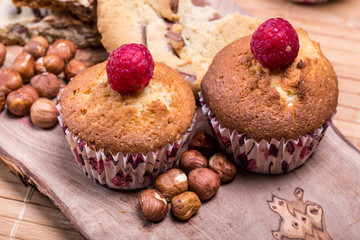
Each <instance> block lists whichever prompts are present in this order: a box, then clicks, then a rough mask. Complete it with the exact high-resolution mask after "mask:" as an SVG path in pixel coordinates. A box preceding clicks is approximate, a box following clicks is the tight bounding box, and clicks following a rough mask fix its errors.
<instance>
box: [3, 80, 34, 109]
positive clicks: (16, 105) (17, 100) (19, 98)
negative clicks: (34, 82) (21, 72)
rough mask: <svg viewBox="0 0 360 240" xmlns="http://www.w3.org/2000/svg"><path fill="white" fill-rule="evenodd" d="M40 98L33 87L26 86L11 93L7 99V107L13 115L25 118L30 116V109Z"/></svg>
mask: <svg viewBox="0 0 360 240" xmlns="http://www.w3.org/2000/svg"><path fill="white" fill-rule="evenodd" d="M38 98H39V94H38V93H37V91H36V90H35V89H34V88H33V87H31V86H29V85H26V86H23V87H21V88H19V89H18V90H16V91H13V92H11V93H10V94H9V95H8V96H7V98H6V105H7V108H8V110H9V111H10V112H11V113H12V114H14V115H16V116H25V115H29V114H30V107H31V105H32V104H33V103H34V102H35V101H36V100H37V99H38Z"/></svg>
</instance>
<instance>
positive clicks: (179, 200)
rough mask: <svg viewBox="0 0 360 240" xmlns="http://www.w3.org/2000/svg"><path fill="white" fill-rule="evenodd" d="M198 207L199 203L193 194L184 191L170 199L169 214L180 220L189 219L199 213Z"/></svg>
mask: <svg viewBox="0 0 360 240" xmlns="http://www.w3.org/2000/svg"><path fill="white" fill-rule="evenodd" d="M200 207H201V201H200V199H199V197H198V196H197V195H196V193H194V192H190V191H186V192H183V193H182V194H180V195H177V196H175V197H173V198H172V199H171V212H172V214H173V215H174V216H175V217H177V218H179V219H181V220H188V219H189V218H191V217H192V216H193V215H194V214H196V213H197V212H198V211H199V209H200Z"/></svg>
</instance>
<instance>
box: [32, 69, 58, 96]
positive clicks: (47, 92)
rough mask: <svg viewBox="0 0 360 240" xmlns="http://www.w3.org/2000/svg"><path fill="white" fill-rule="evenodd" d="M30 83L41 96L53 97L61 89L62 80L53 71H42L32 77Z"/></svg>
mask: <svg viewBox="0 0 360 240" xmlns="http://www.w3.org/2000/svg"><path fill="white" fill-rule="evenodd" d="M30 84H31V86H32V87H33V88H35V90H36V91H37V92H38V93H39V96H40V97H46V98H53V97H55V96H56V95H57V94H58V92H59V89H60V80H59V79H58V78H57V77H56V76H55V75H54V74H52V73H48V72H46V73H41V74H38V75H35V76H34V77H32V78H31V80H30Z"/></svg>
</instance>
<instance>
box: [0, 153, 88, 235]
mask: <svg viewBox="0 0 360 240" xmlns="http://www.w3.org/2000/svg"><path fill="white" fill-rule="evenodd" d="M0 161H1V162H2V163H4V165H5V167H6V168H7V169H8V170H9V171H10V172H11V173H13V174H15V175H16V176H17V177H18V178H19V179H20V181H22V182H23V183H24V185H25V186H28V185H31V186H33V187H34V188H36V189H37V190H39V191H40V192H41V193H42V194H43V195H45V196H47V197H48V198H49V199H50V201H51V202H52V203H53V204H54V205H55V206H57V207H58V208H59V209H60V210H61V211H62V212H63V213H64V215H65V216H66V217H67V218H68V219H69V221H70V223H71V224H72V225H73V227H74V230H75V231H77V232H78V233H79V234H80V235H81V236H82V237H83V238H85V239H88V238H87V237H85V235H84V234H83V233H82V232H81V231H80V230H79V229H80V228H79V227H78V226H77V222H76V219H75V218H74V217H73V216H72V214H71V213H70V210H69V208H68V207H67V206H66V205H65V204H64V202H63V201H61V199H60V198H59V197H58V196H57V195H56V194H55V193H54V192H53V191H52V189H51V188H50V187H49V186H48V185H47V184H46V183H45V182H43V181H41V180H39V179H37V178H36V177H35V176H33V175H32V174H31V172H30V171H29V169H28V168H27V167H26V166H24V164H23V163H21V162H19V161H18V160H17V159H16V158H14V157H13V156H11V155H9V154H8V153H7V152H6V151H5V150H4V149H3V148H2V147H1V146H0Z"/></svg>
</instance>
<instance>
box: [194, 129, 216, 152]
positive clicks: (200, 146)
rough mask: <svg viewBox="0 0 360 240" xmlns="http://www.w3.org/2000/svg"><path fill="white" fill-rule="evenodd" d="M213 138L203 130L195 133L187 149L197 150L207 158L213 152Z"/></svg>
mask: <svg viewBox="0 0 360 240" xmlns="http://www.w3.org/2000/svg"><path fill="white" fill-rule="evenodd" d="M215 146H216V144H215V140H214V139H213V138H212V137H211V135H209V134H207V133H206V132H205V131H203V130H199V131H198V132H196V133H195V135H194V136H193V138H192V139H191V140H190V143H189V150H192V149H194V150H198V151H199V152H201V153H202V154H203V155H204V156H205V157H207V158H209V157H211V156H212V155H213V153H214V152H215Z"/></svg>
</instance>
